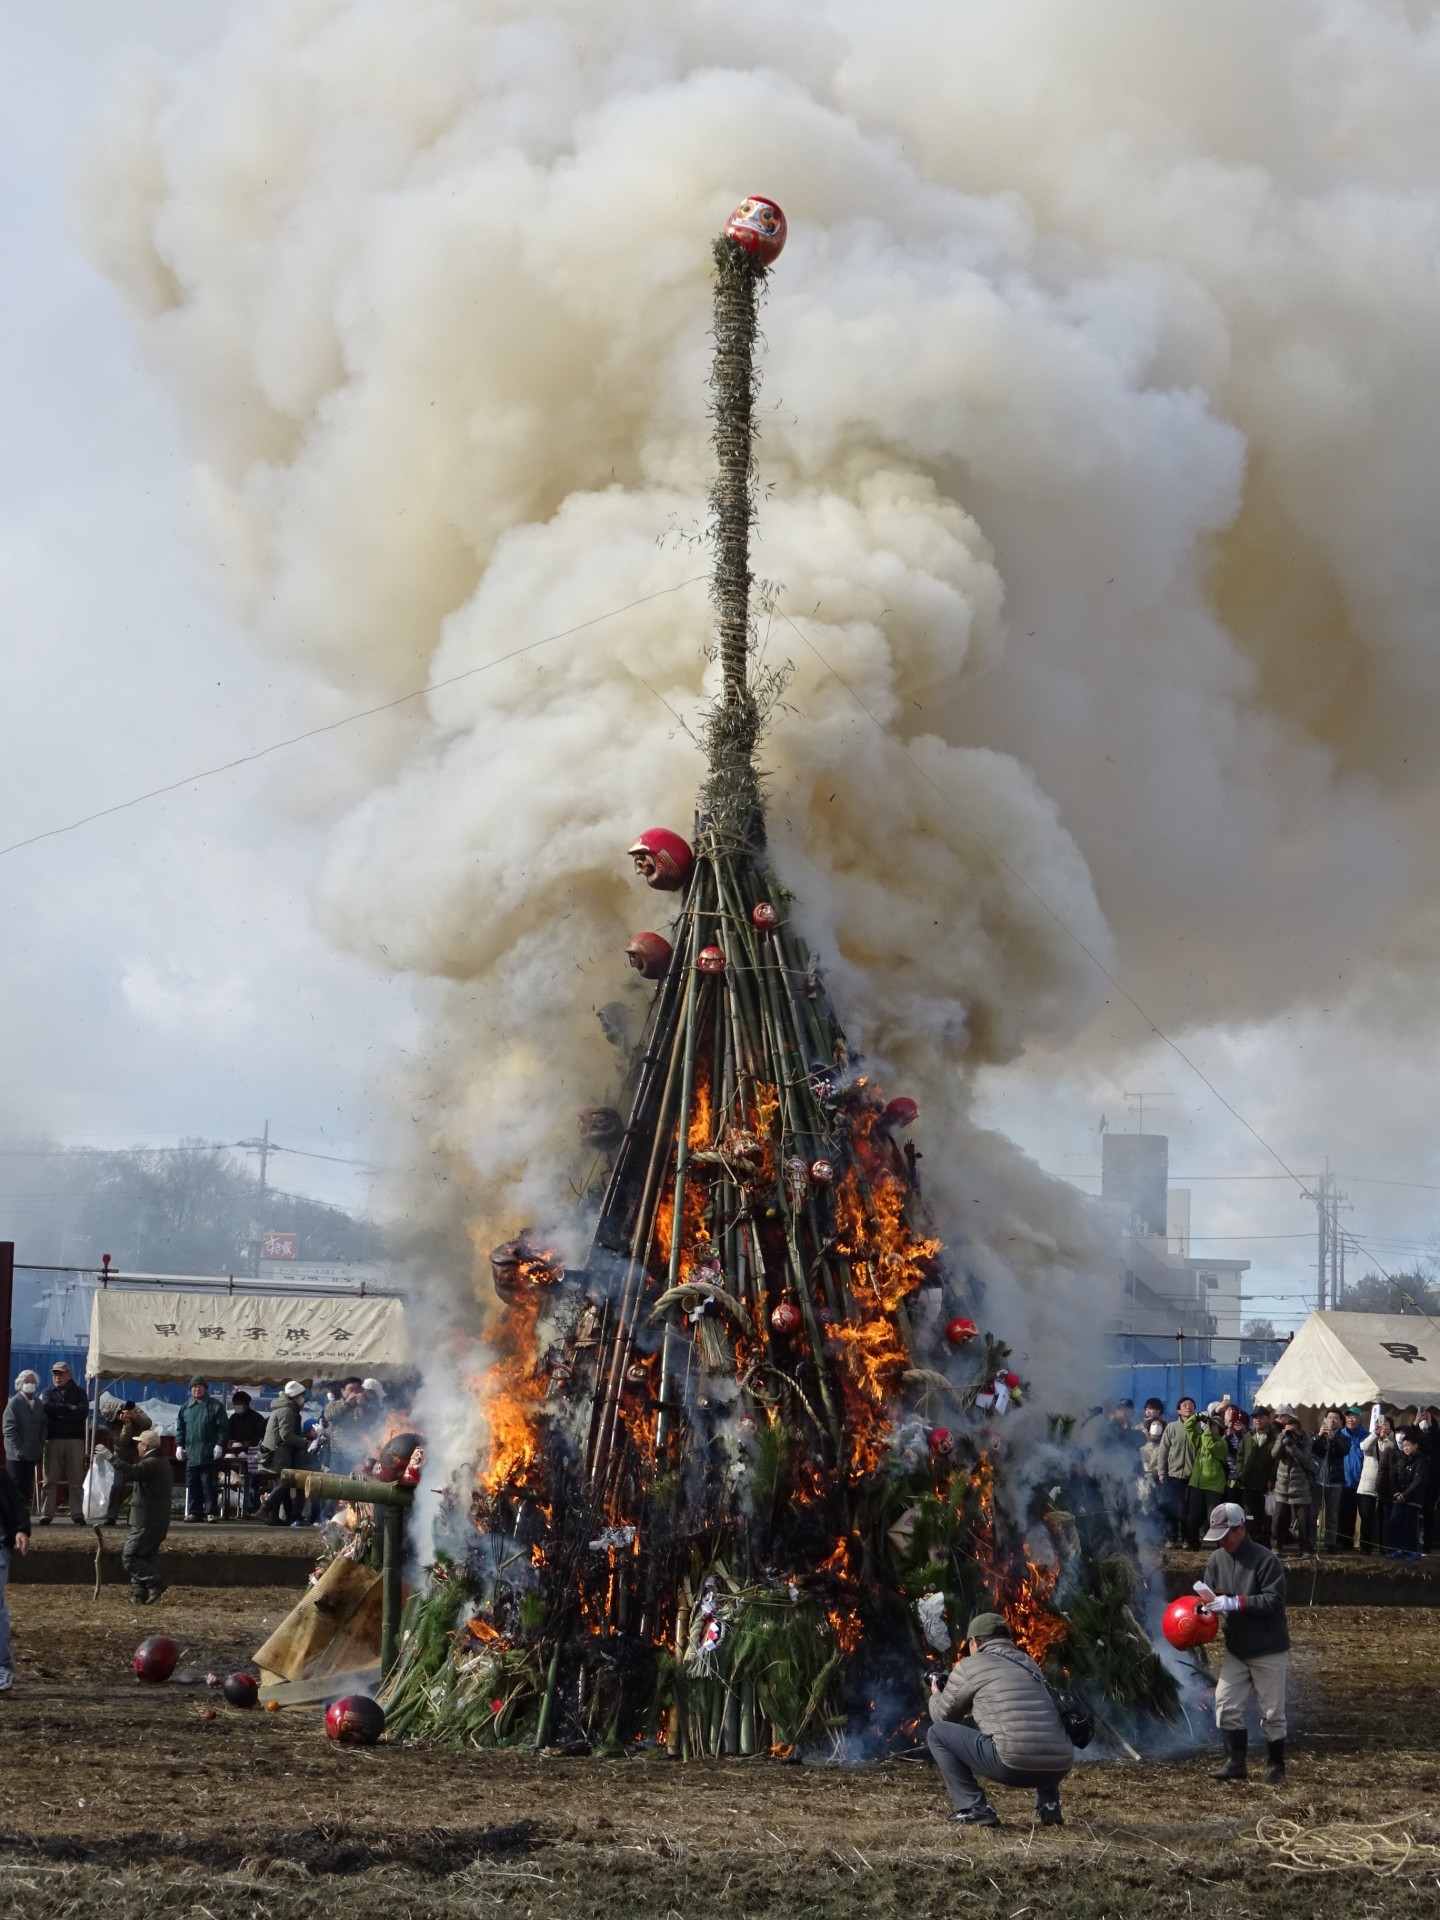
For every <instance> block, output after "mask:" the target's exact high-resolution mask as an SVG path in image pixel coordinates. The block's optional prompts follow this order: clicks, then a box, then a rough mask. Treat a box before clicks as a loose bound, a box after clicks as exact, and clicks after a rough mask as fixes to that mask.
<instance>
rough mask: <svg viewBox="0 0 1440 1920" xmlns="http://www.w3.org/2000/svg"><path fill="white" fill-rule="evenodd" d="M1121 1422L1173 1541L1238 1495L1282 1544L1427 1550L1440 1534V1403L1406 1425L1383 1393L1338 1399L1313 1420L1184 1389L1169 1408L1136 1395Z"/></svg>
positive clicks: (1255, 1528) (1254, 1528)
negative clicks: (1202, 1397) (1136, 1405)
mask: <svg viewBox="0 0 1440 1920" xmlns="http://www.w3.org/2000/svg"><path fill="white" fill-rule="evenodd" d="M1111 1418H1112V1426H1113V1428H1114V1430H1115V1432H1116V1434H1117V1435H1118V1436H1119V1437H1120V1438H1121V1439H1122V1441H1123V1442H1124V1443H1125V1444H1127V1445H1133V1446H1134V1447H1135V1449H1136V1452H1137V1456H1138V1470H1139V1479H1138V1487H1137V1490H1138V1493H1139V1497H1140V1503H1141V1505H1142V1507H1143V1508H1144V1509H1145V1510H1146V1511H1147V1512H1150V1513H1152V1514H1154V1515H1156V1516H1157V1517H1158V1518H1159V1519H1160V1520H1161V1522H1162V1524H1163V1525H1164V1527H1165V1530H1166V1533H1167V1535H1168V1537H1169V1539H1170V1541H1171V1543H1172V1544H1174V1545H1177V1546H1182V1545H1183V1546H1185V1547H1188V1548H1192V1549H1197V1548H1198V1547H1199V1545H1200V1536H1201V1534H1202V1532H1203V1530H1204V1527H1205V1522H1206V1518H1207V1516H1208V1514H1209V1512H1210V1509H1211V1508H1212V1507H1213V1506H1214V1505H1215V1504H1216V1502H1217V1501H1221V1500H1229V1501H1233V1502H1234V1503H1235V1504H1236V1505H1237V1506H1239V1507H1241V1508H1243V1509H1244V1512H1245V1516H1246V1524H1247V1526H1248V1528H1249V1531H1250V1533H1251V1535H1252V1537H1253V1538H1255V1539H1256V1540H1259V1541H1261V1542H1262V1543H1264V1544H1266V1545H1270V1546H1273V1548H1274V1550H1275V1551H1276V1552H1277V1553H1280V1554H1284V1553H1287V1552H1289V1551H1291V1550H1292V1549H1298V1551H1300V1552H1301V1553H1307V1554H1310V1553H1315V1552H1317V1551H1318V1552H1320V1553H1353V1552H1356V1551H1359V1552H1360V1553H1371V1554H1375V1553H1385V1554H1388V1555H1389V1556H1390V1558H1392V1559H1397V1560H1400V1559H1404V1560H1418V1559H1419V1558H1420V1556H1421V1554H1422V1553H1426V1552H1430V1551H1433V1550H1434V1549H1435V1548H1436V1547H1437V1546H1440V1408H1436V1407H1426V1408H1424V1409H1423V1410H1422V1411H1420V1412H1419V1413H1418V1414H1417V1416H1416V1418H1415V1419H1414V1420H1413V1421H1411V1422H1402V1423H1400V1424H1398V1425H1397V1423H1396V1420H1395V1418H1394V1415H1393V1414H1392V1413H1391V1412H1388V1411H1387V1410H1386V1408H1385V1407H1384V1406H1383V1405H1381V1404H1380V1403H1379V1402H1377V1403H1376V1404H1375V1405H1373V1406H1371V1407H1368V1408H1367V1407H1362V1406H1348V1407H1332V1408H1330V1409H1329V1410H1328V1411H1326V1412H1324V1413H1323V1414H1322V1415H1321V1416H1320V1418H1319V1421H1318V1424H1317V1425H1316V1427H1315V1430H1314V1431H1313V1432H1310V1431H1307V1429H1306V1426H1305V1424H1304V1422H1303V1421H1302V1420H1301V1418H1300V1415H1299V1414H1298V1413H1297V1412H1296V1410H1295V1408H1294V1407H1265V1406H1256V1407H1255V1408H1253V1409H1252V1410H1251V1411H1250V1412H1248V1413H1247V1412H1246V1410H1245V1409H1244V1408H1243V1407H1238V1406H1234V1405H1232V1404H1231V1402H1230V1400H1229V1399H1228V1398H1227V1399H1224V1400H1218V1401H1212V1402H1211V1403H1210V1405H1209V1406H1207V1407H1206V1408H1205V1409H1204V1411H1203V1412H1202V1411H1201V1410H1200V1408H1199V1407H1198V1406H1197V1405H1196V1403H1195V1401H1194V1400H1193V1399H1191V1398H1189V1397H1188V1396H1187V1397H1182V1399H1181V1401H1180V1404H1179V1405H1178V1407H1177V1408H1176V1410H1175V1413H1174V1415H1173V1417H1172V1416H1170V1415H1169V1414H1168V1413H1167V1411H1166V1409H1165V1407H1164V1405H1163V1403H1162V1402H1161V1401H1159V1400H1147V1401H1146V1402H1145V1406H1144V1410H1143V1412H1142V1414H1141V1417H1140V1419H1139V1420H1138V1421H1136V1420H1135V1419H1134V1409H1133V1406H1132V1405H1131V1403H1130V1402H1128V1401H1122V1402H1121V1403H1120V1404H1119V1405H1118V1406H1117V1407H1116V1408H1115V1409H1114V1411H1113V1413H1112V1416H1111Z"/></svg>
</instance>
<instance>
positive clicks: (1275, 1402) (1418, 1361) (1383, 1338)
mask: <svg viewBox="0 0 1440 1920" xmlns="http://www.w3.org/2000/svg"><path fill="white" fill-rule="evenodd" d="M1255 1398H1256V1399H1257V1400H1258V1401H1259V1402H1260V1404H1261V1405H1262V1406H1267V1407H1285V1406H1289V1407H1336V1406H1340V1407H1346V1406H1350V1405H1351V1404H1352V1403H1354V1404H1358V1405H1361V1406H1368V1405H1369V1404H1370V1402H1371V1401H1374V1400H1383V1401H1384V1402H1385V1403H1386V1405H1387V1406H1391V1407H1395V1408H1402V1409H1403V1408H1410V1407H1415V1408H1419V1407H1428V1406H1430V1405H1432V1404H1433V1405H1435V1406H1440V1326H1437V1325H1436V1324H1435V1322H1434V1321H1433V1320H1429V1319H1426V1318H1425V1317H1423V1316H1422V1315H1419V1314H1407V1313H1312V1314H1311V1315H1310V1317H1309V1319H1307V1320H1306V1322H1305V1324H1304V1326H1303V1327H1301V1329H1300V1331H1299V1332H1298V1333H1297V1334H1296V1336H1295V1338H1294V1339H1293V1340H1292V1341H1291V1342H1290V1345H1289V1346H1288V1347H1287V1348H1286V1349H1285V1351H1284V1353H1282V1354H1281V1356H1280V1358H1279V1360H1277V1361H1276V1363H1275V1366H1274V1367H1273V1368H1272V1370H1271V1371H1270V1373H1269V1374H1268V1375H1267V1376H1266V1378H1265V1379H1264V1380H1262V1381H1261V1383H1260V1385H1259V1386H1258V1387H1257V1388H1256V1390H1255Z"/></svg>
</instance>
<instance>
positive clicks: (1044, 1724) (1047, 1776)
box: [926, 1613, 1075, 1827]
mask: <svg viewBox="0 0 1440 1920" xmlns="http://www.w3.org/2000/svg"><path fill="white" fill-rule="evenodd" d="M966 1639H967V1640H968V1641H969V1645H970V1652H969V1656H968V1658H966V1659H963V1660H960V1661H958V1662H957V1663H956V1664H955V1666H953V1667H952V1668H951V1670H950V1677H949V1679H948V1680H947V1681H946V1682H945V1685H944V1686H943V1687H942V1686H941V1685H940V1683H939V1681H938V1680H933V1679H932V1680H931V1682H930V1718H931V1720H932V1721H933V1722H934V1725H933V1726H932V1727H931V1729H930V1733H929V1736H928V1739H927V1742H926V1744H927V1745H928V1746H929V1748H930V1751H931V1753H932V1754H933V1755H934V1756H935V1764H936V1766H937V1767H939V1769H940V1777H941V1778H942V1779H943V1780H944V1782H945V1788H946V1791H947V1792H948V1793H949V1795H950V1804H951V1806H952V1807H953V1808H954V1809H955V1811H954V1813H953V1814H952V1816H951V1818H952V1819H954V1820H956V1821H958V1822H959V1824H960V1825H961V1826H964V1827H998V1826H999V1824H1000V1816H999V1814H997V1813H996V1811H995V1809H994V1808H993V1807H992V1806H991V1805H990V1802H989V1801H988V1800H987V1799H986V1798H985V1793H984V1789H983V1788H982V1787H981V1786H980V1784H979V1782H978V1781H977V1780H976V1778H975V1776H976V1774H979V1775H980V1776H981V1777H982V1778H984V1779H986V1780H998V1781H999V1782H1000V1784H1001V1786H1004V1787H1033V1788H1034V1789H1035V1811H1036V1813H1037V1814H1038V1815H1039V1816H1040V1824H1041V1826H1042V1827H1063V1826H1064V1824H1065V1821H1064V1818H1063V1816H1062V1814H1061V1812H1060V1782H1061V1781H1062V1780H1063V1779H1064V1777H1065V1775H1066V1774H1067V1773H1068V1772H1069V1771H1070V1769H1071V1767H1072V1766H1073V1764H1074V1761H1075V1750H1074V1748H1073V1747H1072V1746H1071V1744H1070V1736H1069V1734H1067V1733H1066V1731H1065V1727H1064V1724H1063V1722H1062V1721H1061V1719H1060V1714H1059V1710H1058V1709H1057V1707H1056V1705H1055V1702H1054V1700H1053V1699H1052V1698H1051V1697H1050V1689H1049V1687H1047V1686H1046V1684H1045V1676H1044V1674H1043V1673H1041V1671H1040V1669H1039V1667H1037V1666H1036V1664H1035V1662H1034V1661H1033V1660H1032V1659H1031V1658H1030V1656H1029V1654H1028V1653H1022V1652H1021V1651H1020V1649H1019V1647H1017V1646H1013V1645H1012V1644H1011V1641H1010V1629H1009V1627H1007V1626H1006V1624H1005V1622H1004V1621H1003V1620H1002V1619H1001V1617H1000V1615H999V1614H998V1613H980V1614H977V1615H976V1616H975V1618H974V1619H973V1620H972V1621H971V1622H970V1625H969V1626H968V1627H967V1628H966ZM966 1718H969V1719H971V1720H973V1721H974V1723H975V1724H974V1725H973V1726H969V1727H964V1726H958V1725H956V1724H955V1723H956V1722H957V1721H960V1720H963V1719H966Z"/></svg>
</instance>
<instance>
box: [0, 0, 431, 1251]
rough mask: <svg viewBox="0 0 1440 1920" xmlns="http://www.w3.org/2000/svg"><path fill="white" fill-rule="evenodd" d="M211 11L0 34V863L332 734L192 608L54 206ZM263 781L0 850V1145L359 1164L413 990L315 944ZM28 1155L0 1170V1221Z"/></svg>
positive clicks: (157, 453) (216, 10)
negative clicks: (282, 1150)
mask: <svg viewBox="0 0 1440 1920" xmlns="http://www.w3.org/2000/svg"><path fill="white" fill-rule="evenodd" d="M223 12H224V9H223V8H220V7H215V6H210V5H206V4H204V3H203V0H183V3H180V4H152V5H137V4H131V3H130V0H126V3H125V4H120V5H108V4H95V5H76V6H73V7H66V8H64V9H63V10H61V11H59V12H56V11H54V10H50V9H45V8H8V9H6V10H5V11H4V13H3V15H0V100H3V111H0V153H3V156H4V159H3V168H4V178H5V182H6V192H5V194H4V195H3V197H0V236H3V238H0V246H3V252H4V258H5V260H6V262H7V273H6V297H5V300H4V302H3V306H0V387H3V395H4V398H3V410H4V418H5V421H6V435H5V448H4V455H3V462H0V608H3V619H4V625H5V634H6V645H5V698H4V700H3V703H0V790H3V802H0V817H3V820H4V835H3V840H4V844H6V845H9V844H11V843H12V842H14V841H17V840H21V839H24V838H26V837H27V836H28V835H31V834H36V833H43V832H45V831H46V830H47V829H49V828H52V827H56V826H61V825H64V824H65V823H67V822H69V821H71V820H74V819H75V818H77V817H78V816H80V815H82V814H86V813H90V812H92V811H94V810H96V809H98V808H101V807H105V806H109V805H111V804H113V803H114V802H116V801H119V800H123V799H126V798H128V797H130V796H131V795H133V794H135V793H138V792H141V791H143V790H145V789H148V788H151V787H156V786H161V785H164V784H165V783H167V782H169V781H172V780H176V779H179V778H181V777H182V776H184V775H185V774H187V773H190V772H192V771H196V770H199V769H202V768H206V767H209V766H213V765H215V764H216V763H218V762H222V761H225V760H228V759H231V758H233V757H235V756H236V755H238V754H241V753H245V752H249V751H251V750H253V749H254V748H256V747H259V746H263V745H265V744H266V743H268V742H270V741H272V740H274V739H277V738H279V737H281V736H284V735H286V734H290V733H294V732H297V731H299V730H301V729H302V728H303V727H304V726H306V725H307V724H312V723H313V722H314V721H315V720H316V719H318V718H321V717H322V713H321V709H320V708H319V706H318V705H317V704H316V701H315V696H314V694H313V692H312V691H311V689H310V688H309V687H307V686H306V685H304V684H303V683H302V682H301V681H300V680H299V679H298V677H291V676H289V675H287V674H286V673H285V672H283V671H281V670H279V669H277V668H276V666H275V665H274V663H273V662H269V661H264V660H260V659H258V658H257V657H256V656H255V654H254V653H253V652H252V651H251V650H250V649H249V648H248V647H247V644H246V639H245V636H244V634H242V633H240V632H238V631H236V629H235V628H234V627H233V626H232V625H230V624H229V623H227V621H226V619H225V618H224V617H223V616H222V614H221V613H220V612H219V611H218V610H217V608H216V605H215V603H214V601H213V600H212V599H211V597H210V596H209V594H208V592H207V588H206V584H205V581H204V579H203V576H202V571H201V568H200V565H199V563H198V561H197V559H196V555H195V550H194V548H193V546H192V543H191V542H190V540H189V539H188V537H187V515H188V512H189V497H188V488H189V476H188V472H187V466H186V462H185V460H184V459H183V458H182V456H181V453H180V450H179V447H178V443H177V435H176V427H175V421H174V417H173V413H172V409H171V405H170V402H169V399H168V398H167V396H166V395H165V394H164V393H162V391H161V390H160V387H159V385H158V384H157V383H156V382H155V381H154V380H153V379H152V378H151V377H150V376H149V375H148V374H147V372H146V370H145V369H144V367H143V366H142V365H141V364H140V360H139V356H138V354H137V350H136V346H135V341H134V335H133V329H132V326H131V322H130V320H129V317H128V316H127V315H126V314H125V312H124V311H123V310H122V307H121V304H120V301H119V299H118V298H117V297H116V295H115V293H114V291H113V290H112V289H111V287H110V286H109V285H108V284H107V283H106V282H105V281H104V280H103V279H102V278H101V277H100V275H99V274H98V273H96V272H95V271H94V269H93V268H92V267H91V266H90V265H89V264H88V262H87V260H86V258H85V256H84V254H83V252H82V250H81V246H80V242H79V240H78V238H77V225H76V221H75V218H74V217H73V213H72V210H71V204H70V200H71V196H70V190H69V175H70V172H71V170H72V167H73V162H74V156H75V153H76V150H77V147H78V145H79V143H80V142H81V141H82V140H83V138H84V136H85V133H86V129H87V126H88V124H89V122H90V120H91V116H92V114H93V111H94V106H95V102H96V99H97V97H98V95H99V93H100V91H101V90H102V89H103V88H104V87H105V86H106V85H107V84H108V83H109V80H110V76H111V75H112V73H113V71H114V68H115V65H116V63H117V61H118V60H119V59H120V58H121V57H123V56H124V54H125V53H126V51H127V49H128V48H129V47H131V46H133V45H135V44H137V43H138V44H146V45H150V46H155V47H160V48H165V49H169V50H174V51H177V52H183V51H184V50H186V49H187V48H188V47H189V46H191V45H193V44H195V43H196V42H197V41H199V40H200V39H201V38H202V37H203V36H204V34H205V33H206V32H207V31H209V30H213V25H214V22H215V21H216V20H218V19H219V18H220V17H221V16H222V15H223ZM329 713H330V709H326V710H325V715H324V717H329ZM296 751H298V752H306V751H307V750H306V749H303V748H302V749H297V750H296ZM309 751H310V752H311V753H312V756H313V753H314V750H313V749H312V750H309ZM277 778H283V776H281V775H280V774H279V770H278V769H277V767H276V764H275V762H273V761H272V762H269V763H265V762H262V763H261V764H260V765H259V766H257V767H248V768H244V769H240V770H237V771H236V772H234V773H230V774H226V775H223V776H222V777H220V778H219V779H216V780H213V781H210V782H207V783H203V784H201V785H198V786H195V787H185V788H183V789H181V790H180V791H179V792H177V793H175V794H172V795H169V796H167V797H166V798H164V799H160V800H155V801H151V802H148V803H147V804H146V805H145V806H143V807H140V808H136V809H134V810H133V811H128V812H124V813H121V814H119V815H117V816H115V817H113V818H111V819H108V820H104V821H97V822H96V823H94V824H93V825H90V826H87V827H84V828H82V829H80V830H79V831H78V832H75V833H72V834H68V835H64V836H61V837H58V838H54V839H48V840H43V841H41V842H40V843H39V844H37V845H34V846H30V847H25V848H23V849H22V850H20V851H18V852H15V853H11V854H9V855H8V856H6V857H5V858H4V859H0V900H3V903H4V906H3V913H4V923H5V928H6V932H5V935H4V938H3V941H0V969H3V1004H4V1021H5V1040H4V1046H5V1072H4V1076H3V1090H0V1128H3V1132H4V1133H5V1135H7V1136H9V1137H10V1138H11V1140H12V1141H13V1140H14V1139H15V1138H17V1137H23V1136H25V1135H28V1134H32V1133H53V1134H55V1135H58V1136H59V1137H60V1138H61V1139H64V1140H67V1141H83V1142H88V1143H95V1144H101V1145H106V1146H124V1145H128V1144H131V1143H133V1142H138V1141H149V1142H166V1141H174V1140H176V1139H178V1138H179V1137H181V1136H182V1135H198V1136H201V1137H204V1138H207V1139H214V1140H238V1139H242V1138H249V1137H252V1136H254V1135H255V1134H257V1133H259V1131H260V1129H261V1126H262V1124H263V1122H264V1121H265V1120H266V1119H267V1118H268V1119H269V1121H270V1124H271V1131H272V1134H273V1135H274V1137H275V1138H276V1139H278V1140H280V1141H282V1142H285V1143H287V1144H291V1145H294V1146H297V1147H304V1148H310V1149H312V1150H316V1151H319V1152H327V1153H333V1154H337V1155H348V1156H354V1157H363V1156H364V1154H365V1153H366V1151H367V1150H368V1149H367V1141H368V1130H369V1122H370V1117H371V1115H372V1113H373V1112H374V1111H375V1109H376V1105H377V1102H380V1101H382V1100H383V1099H384V1082H385V1069H384V1063H385V1061H386V1058H387V1055H388V1051H389V1049H390V1048H391V1046H392V1045H395V1044H403V1034H404V1031H405V1024H406V1006H407V1000H406V994H405V991H404V989H403V988H401V987H398V986H396V985H395V984H393V983H390V982H386V981H383V980H380V979H377V978H376V977H374V976H373V975H371V974H370V973H369V972H368V971H366V970H365V969H363V968H362V967H361V966H360V965H359V964H358V963H357V962H355V961H354V960H352V959H351V958H350V957H349V956H347V955H344V954H341V953H338V952H336V951H335V950H334V949H333V948H331V947H329V946H328V945H326V944H325V943H324V942H323V941H322V940H321V939H320V937H319V936H318V935H317V933H316V932H315V930H314V927H313V921H312V916H311V912H310V908H309V904H308V902H309V896H310V887H311V882H312V878H313V874H314V871H315V866H316V861H317V843H318V834H317V832H316V830H315V829H314V828H313V827H310V826H307V825H306V824H305V823H304V822H303V821H298V822H297V820H296V819H295V817H294V815H293V813H292V812H290V811H289V809H288V807H287V808H286V809H284V810H282V809H279V808H277V807H276V806H275V805H274V804H273V795H274V791H275V785H276V781H277ZM322 830H323V829H322ZM30 1164H33V1163H29V1162H27V1161H25V1160H18V1161H17V1160H14V1159H7V1160H5V1161H3V1162H0V1207H3V1196H5V1195H7V1194H9V1193H11V1192H16V1191H24V1190H25V1188H26V1184H27V1176H26V1171H25V1169H26V1167H27V1166H28V1165H30ZM274 1173H275V1176H276V1177H278V1181H279V1183H280V1184H284V1185H288V1186H291V1187H292V1188H294V1189H296V1190H297V1191H305V1192H310V1193H314V1194H315V1195H317V1196H318V1197H321V1198H333V1199H339V1200H347V1201H353V1200H355V1199H356V1198H358V1197H360V1195H361V1193H362V1187H361V1185H360V1183H359V1181H358V1179H357V1177H356V1176H355V1175H354V1174H353V1173H350V1172H348V1171H347V1170H346V1169H344V1168H341V1167H335V1166H331V1165H329V1164H327V1163H325V1162H322V1161H318V1160H304V1161H290V1162H285V1161H282V1162H279V1163H277V1166H276V1168H275V1170H274ZM22 1252H23V1250H22Z"/></svg>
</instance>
